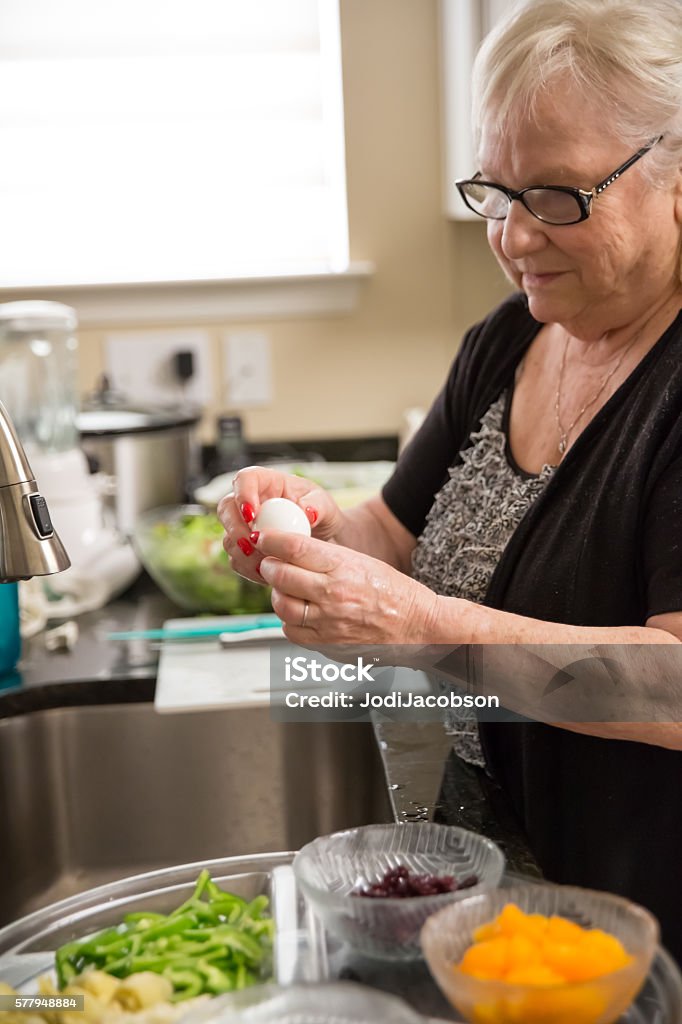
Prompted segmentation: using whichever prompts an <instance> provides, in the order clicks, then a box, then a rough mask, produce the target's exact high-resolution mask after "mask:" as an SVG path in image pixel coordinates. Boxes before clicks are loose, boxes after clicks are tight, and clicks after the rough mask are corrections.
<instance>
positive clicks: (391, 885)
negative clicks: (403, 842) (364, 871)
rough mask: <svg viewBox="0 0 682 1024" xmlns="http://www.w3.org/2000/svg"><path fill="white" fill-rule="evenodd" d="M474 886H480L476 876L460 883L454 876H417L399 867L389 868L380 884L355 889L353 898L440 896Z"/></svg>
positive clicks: (470, 876) (468, 877)
mask: <svg viewBox="0 0 682 1024" xmlns="http://www.w3.org/2000/svg"><path fill="white" fill-rule="evenodd" d="M472 885H478V878H477V877H476V875H467V877H466V878H463V879H462V881H461V882H460V881H458V880H457V879H456V878H455V876H454V875H441V876H438V875H417V874H412V873H411V872H410V870H409V869H408V868H405V867H397V868H389V869H388V871H387V872H386V874H385V875H384V876H383V878H380V879H379V881H378V882H372V884H371V885H368V886H367V887H366V888H364V889H354V890H353V892H352V893H351V896H369V898H370V899H381V898H382V897H383V898H385V897H390V898H391V899H395V898H396V897H398V898H399V899H401V898H403V897H407V896H438V895H439V894H440V893H443V892H455V891H456V890H458V889H470V888H471V887H472Z"/></svg>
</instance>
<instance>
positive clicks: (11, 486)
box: [0, 402, 71, 583]
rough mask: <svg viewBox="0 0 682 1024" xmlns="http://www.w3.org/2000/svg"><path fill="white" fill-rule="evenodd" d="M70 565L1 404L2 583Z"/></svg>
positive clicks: (23, 452)
mask: <svg viewBox="0 0 682 1024" xmlns="http://www.w3.org/2000/svg"><path fill="white" fill-rule="evenodd" d="M70 565H71V561H70V559H69V556H68V555H67V553H66V551H65V550H64V545H63V544H62V542H61V541H60V539H59V537H58V536H57V534H56V533H55V531H54V527H53V526H52V522H51V520H50V513H49V511H48V508H47V502H46V501H45V499H44V498H43V496H42V494H41V493H40V492H39V490H38V485H37V483H36V481H35V479H34V476H33V471H32V470H31V467H30V466H29V464H28V459H27V458H26V452H25V451H24V449H23V448H22V446H21V442H20V441H19V438H18V437H17V434H16V431H15V429H14V426H13V424H12V421H11V419H10V418H9V415H8V413H7V410H6V409H5V407H4V405H3V404H2V402H0V583H11V582H12V581H14V580H27V579H30V578H31V576H49V575H50V574H51V573H53V572H61V571H62V570H63V569H68V568H69V566H70Z"/></svg>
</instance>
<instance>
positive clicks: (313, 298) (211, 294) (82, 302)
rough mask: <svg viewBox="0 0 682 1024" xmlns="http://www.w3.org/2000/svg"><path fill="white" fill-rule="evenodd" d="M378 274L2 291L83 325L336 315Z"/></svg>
mask: <svg viewBox="0 0 682 1024" xmlns="http://www.w3.org/2000/svg"><path fill="white" fill-rule="evenodd" d="M373 273H374V264H373V263H370V262H368V261H356V262H354V263H351V264H350V266H349V268H348V270H345V271H342V272H340V273H328V272H320V273H307V274H289V275H286V276H284V275H282V276H279V277H259V278H232V279H228V280H223V281H170V282H162V283H154V284H147V283H145V284H110V285H74V286H63V287H58V288H52V287H48V288H23V289H8V288H2V289H0V302H13V301H15V300H18V299H22V300H25V299H49V300H51V301H54V302H64V303H66V305H68V306H73V307H74V308H75V309H76V311H77V313H78V322H79V324H80V326H82V327H109V326H111V325H113V324H123V323H134V324H141V323H159V322H162V321H163V322H168V321H172V322H174V323H192V324H195V323H200V322H203V321H221V320H270V319H275V318H277V319H278V318H292V317H293V318H298V317H317V316H328V315H332V316H333V315H339V314H344V313H345V314H347V313H352V312H353V310H354V309H355V308H356V307H357V304H358V299H359V293H360V289H361V286H362V284H363V283H364V282H365V281H367V280H368V279H369V278H370V277H371V276H372V274H373Z"/></svg>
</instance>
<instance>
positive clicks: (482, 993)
mask: <svg viewBox="0 0 682 1024" xmlns="http://www.w3.org/2000/svg"><path fill="white" fill-rule="evenodd" d="M507 903H515V904H516V905H517V906H519V907H520V908H521V910H523V911H524V912H526V913H538V914H544V915H545V916H550V915H552V914H557V915H559V916H561V917H565V918H568V919H569V920H570V921H574V922H575V923H576V924H579V925H581V926H582V927H586V928H601V929H603V930H604V931H606V932H609V933H610V934H611V935H615V937H616V938H617V939H619V940H620V942H621V943H622V944H623V946H624V947H625V949H626V950H627V952H628V953H630V954H631V956H632V958H633V960H632V963H631V964H629V965H628V966H626V967H623V968H621V969H620V970H618V971H612V972H611V973H610V974H605V975H603V976H601V977H599V978H595V979H594V980H590V981H581V982H569V983H566V984H562V985H548V986H537V985H514V984H510V983H508V982H505V981H485V980H482V979H479V978H474V977H472V976H471V975H469V974H465V973H463V972H462V971H460V970H459V969H458V968H457V967H456V966H455V965H456V964H457V963H459V961H460V960H461V958H462V956H463V954H464V952H465V950H466V949H467V948H468V947H469V946H470V945H471V944H472V942H473V941H474V938H473V933H474V930H475V929H476V928H478V926H479V925H481V924H484V923H486V922H488V921H492V920H493V919H494V918H495V917H496V916H497V915H498V914H499V913H500V911H501V910H502V909H503V907H504V906H505V904H507ZM421 941H422V947H423V950H424V955H425V957H426V962H427V964H428V966H429V970H430V971H431V973H432V975H433V976H434V978H435V979H436V981H437V982H438V985H439V986H440V988H441V989H442V991H443V992H444V994H445V995H446V996H447V998H448V999H449V1001H450V1002H451V1003H452V1005H453V1006H454V1007H455V1008H456V1009H457V1010H458V1011H459V1012H460V1013H461V1014H462V1016H463V1017H464V1019H465V1020H466V1021H471V1022H473V1024H519V1022H523V1024H612V1022H613V1021H617V1020H618V1019H619V1017H620V1016H621V1014H623V1013H624V1012H625V1011H626V1010H627V1008H628V1006H630V1004H631V1003H632V1001H633V999H634V998H635V996H636V995H637V992H638V991H639V989H640V987H641V986H642V984H643V982H644V979H645V977H646V975H647V972H648V970H649V967H650V965H651V961H652V959H653V956H654V953H655V951H656V943H657V941H658V924H657V922H656V919H655V918H654V917H653V916H652V915H651V914H650V913H649V912H648V911H647V910H644V909H643V908H642V907H639V906H637V904H635V903H631V902H630V901H629V900H626V899H623V898H622V897H620V896H613V895H611V894H610V893H603V892H595V891H592V890H590V889H579V888H575V887H573V886H563V885H532V886H518V887H513V888H510V889H501V890H498V891H496V892H488V893H483V894H481V895H479V896H473V895H472V896H469V897H468V898H467V899H465V900H462V901H461V902H459V903H456V904H453V905H452V906H449V907H446V908H445V909H444V910H442V911H441V912H440V913H438V914H436V915H435V916H434V917H432V918H431V919H430V920H429V921H427V922H426V924H425V925H424V928H423V929H422V934H421Z"/></svg>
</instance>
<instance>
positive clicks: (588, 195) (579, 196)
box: [455, 135, 663, 227]
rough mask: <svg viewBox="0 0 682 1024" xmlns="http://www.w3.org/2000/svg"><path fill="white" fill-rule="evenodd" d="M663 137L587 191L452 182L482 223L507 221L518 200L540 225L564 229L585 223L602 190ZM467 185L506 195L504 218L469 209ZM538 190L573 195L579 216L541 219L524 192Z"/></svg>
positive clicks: (463, 180)
mask: <svg viewBox="0 0 682 1024" xmlns="http://www.w3.org/2000/svg"><path fill="white" fill-rule="evenodd" d="M662 138H663V136H662V135H657V136H656V138H654V139H651V140H650V141H649V142H648V143H647V144H646V146H642V148H641V149H638V150H637V152H636V153H635V154H634V155H633V156H631V157H630V158H629V159H628V160H626V161H625V163H623V164H621V165H620V167H616V169H615V171H612V172H611V174H609V175H608V176H607V177H606V178H604V179H603V180H602V181H600V182H599V183H598V184H597V185H595V186H594V187H593V188H592V189H591V190H590V191H589V192H588V191H586V190H585V189H583V188H572V187H571V186H570V185H528V186H527V187H526V188H522V189H520V190H519V191H518V192H517V191H515V190H514V189H513V188H507V187H506V186H505V185H499V184H498V183H497V182H496V181H484V180H483V179H482V178H480V177H479V176H478V174H477V175H475V176H474V177H473V178H459V179H458V180H457V181H456V182H455V185H456V186H457V189H458V191H459V194H460V195H461V197H462V199H463V200H464V202H465V203H466V205H467V206H468V207H469V209H470V210H473V212H474V213H476V214H478V216H479V217H483V219H484V220H506V219H507V214H508V213H509V209H510V207H511V202H512V200H513V199H518V200H519V201H520V202H521V203H523V205H524V207H525V208H526V209H527V210H528V212H529V213H530V214H532V215H533V217H535V218H536V220H539V221H542V223H543V224H552V225H553V226H554V227H566V226H567V225H569V224H580V222H581V221H583V220H587V218H588V217H589V216H590V213H591V212H592V203H593V201H594V200H595V199H596V198H597V196H600V195H601V193H602V192H603V191H604V189H606V188H608V187H609V185H612V184H613V183H614V181H616V180H617V179H618V178H620V176H621V174H623V173H624V172H625V171H627V169H628V168H629V167H632V165H633V164H635V163H637V161H638V160H641V158H642V157H643V156H646V154H647V153H648V152H649V150H650V149H653V147H654V146H655V145H657V144H658V143H659V142H660V141H661V139H662ZM467 185H487V186H488V188H494V189H497V191H498V192H502V193H503V194H504V195H505V196H507V198H508V199H509V206H508V207H507V210H506V212H505V214H504V216H503V217H489V216H488V215H487V214H485V213H481V211H480V210H477V209H476V208H475V207H474V206H472V205H471V203H470V202H469V199H468V198H467V195H466V192H465V187H466V186H467ZM537 191H543V192H565V193H567V194H568V195H570V196H573V198H574V199H575V200H576V202H577V204H578V206H579V209H580V212H579V214H578V216H577V217H576V218H575V220H565V221H552V220H549V219H547V218H546V217H541V216H540V215H539V214H537V213H536V212H535V211H534V210H531V208H530V206H529V205H528V203H527V202H526V200H525V198H524V197H525V195H526V193H527V192H537Z"/></svg>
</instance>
